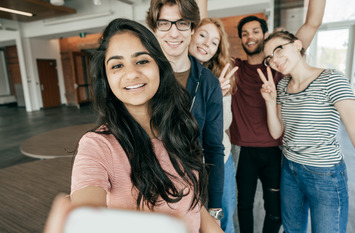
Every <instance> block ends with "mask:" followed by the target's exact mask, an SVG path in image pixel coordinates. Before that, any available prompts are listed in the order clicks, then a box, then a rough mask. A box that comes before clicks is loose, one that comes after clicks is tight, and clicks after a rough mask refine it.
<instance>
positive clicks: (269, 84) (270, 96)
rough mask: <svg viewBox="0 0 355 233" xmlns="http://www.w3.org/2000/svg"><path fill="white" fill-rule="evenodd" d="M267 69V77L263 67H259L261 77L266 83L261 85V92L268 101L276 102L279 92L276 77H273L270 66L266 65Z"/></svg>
mask: <svg viewBox="0 0 355 233" xmlns="http://www.w3.org/2000/svg"><path fill="white" fill-rule="evenodd" d="M266 70H267V78H266V77H265V75H264V73H263V72H262V71H261V69H257V71H258V74H259V76H260V79H261V81H263V83H264V84H263V85H262V86H261V89H260V92H261V95H262V96H263V98H264V100H265V102H266V103H269V102H276V96H277V92H276V87H275V82H274V78H273V77H272V73H271V69H270V67H266Z"/></svg>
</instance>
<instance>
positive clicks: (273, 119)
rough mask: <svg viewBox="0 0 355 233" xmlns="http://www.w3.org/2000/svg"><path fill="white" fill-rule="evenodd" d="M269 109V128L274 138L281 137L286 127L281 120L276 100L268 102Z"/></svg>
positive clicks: (267, 107)
mask: <svg viewBox="0 0 355 233" xmlns="http://www.w3.org/2000/svg"><path fill="white" fill-rule="evenodd" d="M266 110H267V125H268V128H269V132H270V135H271V136H272V137H273V138H274V139H278V138H280V137H281V135H282V133H283V131H284V128H283V125H282V122H281V118H280V116H279V114H278V107H277V104H276V101H270V102H267V103H266Z"/></svg>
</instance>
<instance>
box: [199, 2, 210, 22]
mask: <svg viewBox="0 0 355 233" xmlns="http://www.w3.org/2000/svg"><path fill="white" fill-rule="evenodd" d="M197 5H198V8H199V10H200V17H201V19H204V18H207V17H208V14H207V0H197Z"/></svg>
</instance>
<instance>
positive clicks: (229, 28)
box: [221, 13, 267, 60]
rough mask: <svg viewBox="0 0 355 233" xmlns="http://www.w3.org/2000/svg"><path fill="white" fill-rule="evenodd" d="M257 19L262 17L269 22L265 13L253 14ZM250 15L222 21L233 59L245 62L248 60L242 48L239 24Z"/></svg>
mask: <svg viewBox="0 0 355 233" xmlns="http://www.w3.org/2000/svg"><path fill="white" fill-rule="evenodd" d="M252 15H255V16H257V17H260V18H262V19H265V20H267V18H266V16H265V14H264V13H256V14H252ZM246 16H249V15H240V16H233V17H226V18H221V21H222V22H223V25H224V28H225V30H226V33H227V34H228V41H229V45H230V48H229V53H230V55H231V57H234V58H236V57H239V58H241V59H243V60H245V59H246V53H245V52H244V50H243V47H242V46H241V41H240V38H239V36H238V28H237V26H238V23H239V21H240V20H241V19H242V18H244V17H246Z"/></svg>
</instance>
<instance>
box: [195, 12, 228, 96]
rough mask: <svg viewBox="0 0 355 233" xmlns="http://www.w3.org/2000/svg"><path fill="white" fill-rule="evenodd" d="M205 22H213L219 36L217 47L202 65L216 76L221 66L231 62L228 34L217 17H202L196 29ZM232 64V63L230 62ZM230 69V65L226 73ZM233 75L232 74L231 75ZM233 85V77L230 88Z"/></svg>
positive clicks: (221, 68)
mask: <svg viewBox="0 0 355 233" xmlns="http://www.w3.org/2000/svg"><path fill="white" fill-rule="evenodd" d="M206 24H214V25H215V26H216V27H217V29H218V33H219V36H220V41H219V44H218V48H217V51H216V54H215V55H214V56H213V57H212V58H211V59H210V60H208V61H206V62H204V63H203V65H204V66H205V67H206V68H208V69H209V70H211V71H212V73H213V74H214V75H215V76H216V77H217V78H218V77H219V76H220V75H221V73H222V70H223V68H224V67H225V66H226V65H227V64H228V63H230V64H231V59H230V55H229V42H228V34H227V33H226V31H225V30H224V26H223V23H222V21H221V20H220V19H218V18H204V19H202V20H201V21H200V24H199V25H198V27H197V29H198V28H199V27H201V26H203V25H206ZM231 65H232V64H231ZM230 70H231V67H229V69H228V70H227V73H228V72H229V71H230ZM233 77H234V76H233ZM233 86H234V78H231V89H230V91H229V92H231V90H233Z"/></svg>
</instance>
